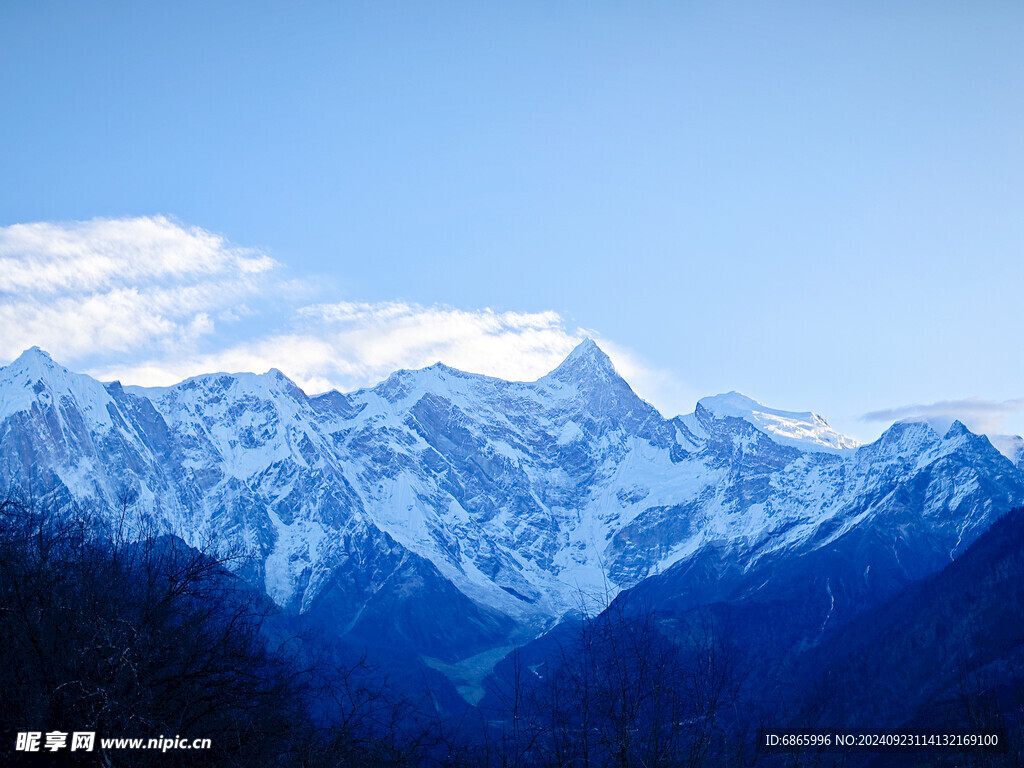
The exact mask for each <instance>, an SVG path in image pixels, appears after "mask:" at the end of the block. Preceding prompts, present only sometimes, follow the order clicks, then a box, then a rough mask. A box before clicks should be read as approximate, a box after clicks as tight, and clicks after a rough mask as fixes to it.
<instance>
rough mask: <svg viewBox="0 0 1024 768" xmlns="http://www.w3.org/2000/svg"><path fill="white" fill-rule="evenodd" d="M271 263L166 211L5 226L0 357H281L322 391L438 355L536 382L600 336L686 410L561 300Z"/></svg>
mask: <svg viewBox="0 0 1024 768" xmlns="http://www.w3.org/2000/svg"><path fill="white" fill-rule="evenodd" d="M277 266H279V265H277V264H276V263H275V262H274V261H273V260H272V259H270V258H269V257H268V256H266V255H264V254H261V253H258V252H256V251H252V250H249V249H245V248H239V247H237V246H235V245H233V244H231V243H230V242H228V241H227V240H226V239H225V238H223V237H222V236H220V235H217V234H214V233H211V232H208V231H206V230H204V229H201V228H198V227H193V226H186V225H184V224H181V223H179V222H176V221H173V220H171V219H168V218H165V217H162V216H155V217H144V218H130V219H96V220H93V221H86V222H70V223H49V222H41V223H34V224H17V225H14V226H9V227H4V228H0V327H3V328H4V333H3V335H2V337H0V359H3V358H6V359H8V360H10V359H13V358H14V357H16V356H17V355H18V354H19V353H20V352H21V351H22V350H24V349H26V348H28V347H30V346H33V345H38V346H40V347H42V348H43V349H46V350H47V351H48V352H50V353H51V354H53V355H54V357H55V358H56V359H57V360H58V361H60V362H62V363H64V364H67V365H70V366H72V367H75V368H78V369H85V371H86V372H88V373H90V374H92V375H94V376H96V377H98V378H101V379H103V380H111V379H120V380H121V381H122V382H124V383H126V384H141V385H149V386H161V385H169V384H173V383H176V382H178V381H181V380H182V379H184V378H187V377H189V376H194V375H197V374H200V373H209V372H214V371H255V372H263V371H266V370H268V369H270V368H278V369H280V370H282V371H283V372H284V373H285V374H286V375H288V376H289V377H290V378H292V379H293V380H294V381H295V382H296V383H297V384H299V386H301V387H302V388H303V389H305V390H306V391H307V392H310V393H314V392H322V391H325V390H328V389H339V390H342V391H351V390H353V389H357V388H360V387H366V386H372V385H373V384H376V383H377V382H379V381H381V380H383V379H384V378H386V377H387V376H388V375H389V374H390V373H392V372H393V371H395V370H397V369H400V368H422V367H424V366H427V365H431V364H433V363H435V362H438V361H441V362H444V363H446V364H447V365H450V366H453V367H455V368H459V369H462V370H466V371H470V372H473V373H482V374H486V375H490V376H497V377H501V378H504V379H511V380H521V381H522V380H526V381H532V380H534V379H537V378H539V377H540V376H543V375H544V374H546V373H548V372H549V371H550V370H552V369H553V368H554V367H556V366H557V365H558V364H559V363H560V362H561V361H562V360H563V359H564V358H565V356H566V355H568V354H569V352H570V351H572V349H573V347H575V346H576V345H577V344H578V343H579V342H580V341H582V340H583V338H585V337H586V336H591V337H594V338H595V339H596V340H597V341H598V343H599V344H600V345H601V346H602V347H603V348H604V349H605V351H606V352H608V354H609V355H610V356H611V357H612V360H613V361H614V362H615V364H616V367H617V368H618V369H619V372H620V373H621V374H622V375H623V376H624V377H625V378H626V380H627V381H629V382H630V384H632V385H633V386H634V387H636V389H637V392H638V393H639V394H640V395H641V396H642V397H647V398H648V399H651V400H652V402H656V403H660V404H662V405H663V406H664V405H668V406H669V410H668V411H666V413H669V414H673V413H677V412H680V410H682V409H681V408H677V407H676V406H677V404H679V403H681V404H682V405H683V407H684V408H687V409H692V404H693V402H694V399H695V398H694V399H688V400H687V397H688V393H687V395H686V396H682V397H680V394H681V392H680V390H679V388H678V385H677V383H676V382H675V381H674V380H673V379H672V378H671V377H670V376H668V375H667V374H665V373H662V372H658V371H656V370H653V369H651V368H650V367H648V366H645V365H644V364H643V363H641V362H640V361H638V360H637V359H636V357H635V356H634V355H632V354H631V353H630V352H629V350H627V349H625V348H622V347H619V346H617V345H615V344H612V343H609V342H608V341H607V340H605V339H602V338H601V337H600V336H599V335H598V334H596V333H593V332H587V331H583V330H580V329H570V328H568V327H567V325H566V323H565V321H564V320H563V318H562V317H561V316H560V315H559V314H558V313H556V312H551V311H548V312H500V311H495V310H492V309H486V308H485V309H462V308H456V307H450V306H440V305H434V306H424V305H421V304H416V303H412V302H402V301H393V302H382V303H375V304H369V303H358V302H340V303H318V304H310V303H309V302H310V301H311V299H310V298H309V297H310V295H311V293H312V292H313V289H312V287H311V286H310V284H309V283H307V282H304V281H301V280H292V281H284V280H283V279H281V278H280V277H278V275H277V274H276V273H275V272H274V271H273V270H274V268H275V267H277ZM303 302H305V303H303ZM242 320H245V322H241V321H242ZM257 329H258V330H257ZM226 331H228V332H227V333H226ZM246 333H248V334H249V335H248V337H246V336H245V334H246Z"/></svg>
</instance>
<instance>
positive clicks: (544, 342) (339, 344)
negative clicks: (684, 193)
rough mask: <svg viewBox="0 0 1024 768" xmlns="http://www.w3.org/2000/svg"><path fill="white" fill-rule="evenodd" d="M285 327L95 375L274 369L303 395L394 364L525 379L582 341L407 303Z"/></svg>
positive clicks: (310, 315)
mask: <svg viewBox="0 0 1024 768" xmlns="http://www.w3.org/2000/svg"><path fill="white" fill-rule="evenodd" d="M294 325H295V329H294V330H292V331H291V332H288V333H277V334H272V335H269V336H267V337H264V338H259V339H254V340H250V341H246V342H243V343H241V344H237V345H234V346H232V347H230V348H227V349H223V350H220V351H217V352H213V353H209V354H205V355H200V356H191V357H182V358H180V359H177V360H166V359H165V360H163V361H147V362H145V363H141V364H138V365H135V366H130V367H123V366H117V367H110V368H107V369H105V370H103V371H99V373H102V374H105V375H107V376H108V377H109V376H111V375H114V374H117V375H118V377H120V378H122V379H123V380H125V381H131V382H133V383H139V384H152V385H165V384H169V383H172V382H174V381H179V380H180V379H182V378H185V377H187V376H189V375H194V374H196V373H199V372H207V371H211V370H228V371H239V370H255V371H265V370H267V369H268V368H271V367H273V368H279V369H280V370H282V371H284V373H285V374H287V375H288V376H289V377H290V378H292V379H294V380H295V381H296V383H298V384H299V386H301V387H303V389H305V390H307V391H309V392H319V391H323V390H326V389H340V390H342V391H346V390H352V389H357V388H359V387H364V386H370V385H373V384H376V383H377V382H379V381H381V380H383V379H384V378H386V377H387V376H388V375H389V374H390V373H392V372H393V371H395V370H398V369H400V368H422V367H425V366H427V365H431V364H433V363H435V362H438V361H441V362H444V363H445V364H447V365H451V366H452V367H455V368H460V369H462V370H467V371H472V372H474V373H483V374H486V375H489V376H498V377H501V378H505V379H515V380H533V379H536V378H538V377H540V376H543V375H544V374H545V373H547V372H548V371H550V370H551V369H552V368H554V367H555V366H557V365H558V363H559V362H561V361H562V360H563V359H564V358H565V356H566V355H568V354H569V352H571V351H572V349H573V347H574V346H576V344H578V343H579V342H580V341H582V339H583V338H584V335H583V334H582V333H581V332H578V331H577V332H570V331H569V330H567V329H566V327H565V323H564V322H563V320H562V318H561V317H560V316H559V315H558V314H557V313H555V312H536V313H522V312H495V311H493V310H490V309H482V310H463V309H456V308H454V307H445V306H432V307H425V306H422V305H419V304H414V303H405V302H386V303H379V304H364V303H349V302H346V303H337V304H317V305H313V306H307V307H302V308H300V309H299V310H297V312H296V317H295V321H294Z"/></svg>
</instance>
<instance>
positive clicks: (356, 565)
mask: <svg viewBox="0 0 1024 768" xmlns="http://www.w3.org/2000/svg"><path fill="white" fill-rule="evenodd" d="M752 403H753V405H751V404H752ZM851 446H852V442H850V441H848V439H846V438H843V437H842V436H840V435H837V434H836V433H834V432H832V431H831V430H830V429H828V428H827V425H825V424H824V422H823V420H820V418H819V417H816V416H814V415H813V414H810V413H802V414H801V413H789V412H783V411H777V410H774V409H770V408H766V407H764V406H761V405H760V404H757V403H754V401H750V400H748V399H746V398H743V397H742V396H740V395H737V394H735V393H731V394H730V395H726V396H718V397H716V398H707V399H705V400H703V401H701V403H698V405H697V407H696V410H695V411H694V413H693V414H690V415H687V416H682V417H677V418H673V419H665V418H663V417H662V416H661V415H660V414H659V413H658V412H657V411H656V410H655V409H654V408H653V407H651V406H650V405H649V404H648V403H646V402H644V401H643V400H642V399H640V398H639V397H637V396H636V394H635V393H633V391H632V389H630V387H629V385H628V384H627V383H626V382H625V381H624V380H623V379H622V378H621V377H620V376H619V375H618V373H617V372H616V371H615V369H614V366H613V365H612V363H611V361H610V360H609V359H608V357H607V356H606V355H605V354H604V353H603V352H602V351H601V350H600V349H599V348H598V347H597V345H596V344H594V343H593V342H590V341H588V342H584V343H583V344H581V345H580V346H579V347H578V348H577V349H576V350H574V351H573V353H572V354H570V355H569V357H568V358H567V359H566V360H565V361H564V362H563V363H562V364H561V365H560V366H559V367H558V368H556V369H555V370H554V371H552V372H551V373H550V374H548V375H547V376H544V377H542V378H541V379H538V380H537V381H535V382H507V381H502V380H499V379H493V378H489V377H485V376H479V375H474V374H468V373H464V372H461V371H457V370H454V369H452V368H449V367H447V366H444V365H441V364H437V365H434V366H431V367H429V368H426V369H423V370H419V371H398V372H396V373H394V374H392V375H391V376H390V377H389V378H388V379H387V380H386V381H384V382H382V383H381V384H379V385H377V386H375V387H372V388H369V389H365V390H360V391H358V392H354V393H350V394H342V393H338V392H330V393H326V394H323V395H319V396H315V397H308V396H307V395H306V394H305V393H303V392H302V391H301V390H300V389H299V388H298V387H296V386H295V385H294V384H293V383H292V382H291V381H289V380H288V379H287V378H286V377H285V376H284V375H283V374H281V373H280V372H278V371H271V372H269V373H267V374H263V375H254V374H210V375H205V376H198V377H195V378H192V379H189V380H187V381H184V382H181V383H180V384H177V385H175V386H173V387H166V388H153V389H146V388H140V387H122V386H121V385H120V384H118V383H116V382H115V383H111V384H106V385H104V384H100V383H99V382H96V381H94V380H92V379H90V378H89V377H86V376H81V375H78V374H73V373H71V372H69V371H67V370H66V369H64V368H62V367H61V366H59V365H57V364H56V363H54V362H53V361H52V360H51V359H50V358H49V357H48V356H46V355H45V353H42V352H40V351H39V350H37V349H33V350H29V351H28V352H26V353H25V354H24V355H22V357H20V358H19V359H18V360H16V361H15V362H13V363H12V364H11V365H9V366H7V367H6V368H3V369H0V462H2V465H0V466H2V467H3V470H2V471H3V477H2V481H3V482H4V483H5V484H6V486H7V488H12V487H20V488H23V489H33V488H37V489H41V490H43V491H50V492H53V493H60V494H65V495H69V496H72V497H74V498H76V499H78V500H80V501H81V502H83V503H90V504H94V505H95V506H96V507H97V508H99V509H106V508H110V509H113V508H117V507H118V506H119V503H120V502H119V500H122V501H123V500H125V499H130V498H135V499H137V501H136V502H135V508H136V510H137V511H138V512H139V513H140V514H141V513H145V514H146V515H149V516H151V517H152V518H153V519H155V520H157V521H158V522H159V524H160V525H161V526H162V527H163V528H164V529H166V530H168V531H170V532H173V533H177V534H179V535H181V536H182V537H183V538H185V539H186V540H188V541H189V542H190V543H194V544H202V543H203V542H213V543H215V545H216V546H217V547H219V548H221V549H222V550H223V551H230V552H232V553H233V554H234V555H236V559H235V560H234V562H235V563H236V568H237V571H238V573H239V574H240V575H242V576H244V577H245V578H246V579H248V580H249V581H250V582H251V583H253V584H254V585H256V586H257V587H258V588H260V589H262V590H264V591H265V592H266V593H267V594H268V595H269V596H270V597H271V598H272V599H273V600H274V601H275V602H276V603H277V604H278V605H280V606H282V607H284V608H286V609H288V610H290V611H294V612H301V613H310V612H312V613H314V614H316V615H317V616H319V617H321V619H322V622H321V623H322V624H323V625H324V626H328V627H330V628H332V629H333V631H336V632H338V633H340V634H346V633H350V634H352V635H353V636H360V637H365V638H371V639H372V638H375V637H380V636H381V635H382V634H383V633H390V632H393V633H394V637H393V638H392V639H391V640H393V644H395V646H396V647H399V646H401V647H408V648H410V649H413V650H415V651H417V652H420V653H424V654H426V655H429V656H431V657H434V658H439V659H442V660H445V661H453V660H457V659H462V658H466V657H468V656H471V655H474V654H477V653H480V652H482V651H484V650H486V649H487V648H496V647H499V646H502V645H506V644H508V643H510V642H515V641H518V640H522V639H526V638H529V637H532V636H535V635H536V634H537V633H539V632H541V631H543V629H544V628H546V627H549V626H551V625H552V624H553V623H554V622H556V621H557V620H559V618H560V617H562V616H564V615H566V614H567V613H569V612H572V611H573V610H575V609H576V608H577V607H579V604H580V601H581V600H583V601H594V602H596V603H597V604H598V605H600V606H602V607H603V605H604V604H606V602H607V600H609V599H610V598H612V597H614V596H615V594H617V593H618V592H619V591H620V590H622V589H625V588H630V587H634V586H636V585H641V587H642V588H643V589H645V590H647V591H648V593H649V594H650V595H652V596H657V597H658V598H659V599H664V600H666V601H669V602H670V603H672V604H674V605H677V606H678V607H680V608H681V609H685V607H686V606H688V605H699V604H702V603H706V602H711V601H715V600H733V599H737V598H738V597H740V596H743V595H756V594H757V593H758V592H759V591H761V590H763V589H765V584H767V585H768V587H767V590H768V591H766V592H764V594H766V595H767V594H769V593H770V592H771V590H773V589H779V590H782V591H783V592H784V591H785V590H786V589H789V588H792V589H804V587H805V586H806V589H807V595H808V600H807V601H806V604H807V609H808V611H809V616H810V618H809V619H808V621H809V622H810V621H811V618H813V620H814V621H820V622H821V626H823V627H825V629H826V630H828V629H830V628H831V627H832V626H833V625H838V624H839V623H841V621H840V620H842V621H845V620H846V618H847V617H848V616H852V615H854V614H855V613H856V612H857V611H859V610H861V609H862V608H863V607H864V606H865V605H867V604H869V603H871V602H872V601H874V600H876V599H880V597H879V596H884V595H888V594H889V593H890V592H891V589H895V588H898V586H899V585H901V584H903V583H905V582H906V581H908V580H912V579H913V578H917V577H919V576H921V575H924V574H926V573H930V572H932V571H934V570H936V569H938V568H940V567H941V566H942V564H943V563H944V562H948V560H949V559H951V558H953V557H955V556H956V555H957V553H959V552H961V551H962V550H963V549H964V548H965V547H966V546H967V545H968V544H969V543H970V542H971V541H973V539H974V538H976V537H977V535H978V534H980V532H981V531H983V530H984V529H985V528H986V527H987V526H988V525H990V524H991V522H992V521H993V520H994V519H995V517H996V516H998V514H999V512H1000V511H1001V510H1002V509H1006V508H1008V507H1009V506H1013V505H1014V504H1019V503H1021V502H1022V501H1024V479H1022V476H1021V473H1020V470H1019V469H1018V468H1016V467H1014V466H1013V465H1012V464H1011V463H1010V462H1009V461H1008V460H1007V459H1006V458H1005V457H1003V456H1002V455H1000V454H999V453H998V452H997V451H995V450H994V449H993V448H992V446H991V445H990V444H989V443H988V441H987V440H986V439H985V438H982V437H978V436H976V435H973V434H971V433H970V432H969V431H967V430H966V429H965V428H963V426H962V425H959V424H957V425H954V427H953V428H951V429H950V431H949V432H948V433H947V434H946V435H941V436H940V435H938V434H937V433H935V432H934V431H932V430H931V429H930V428H928V427H927V426H926V425H903V424H899V425H895V426H894V427H893V428H891V429H890V430H889V431H887V432H886V434H885V435H883V436H882V438H881V439H879V440H878V441H876V442H875V443H873V444H871V445H867V446H861V447H859V448H853V447H851ZM652 577H655V578H652ZM787 585H788V586H787ZM801 585H803V586H801ZM439 600H440V601H441V602H440V603H439V602H438V601H439ZM429 605H438V606H440V605H443V606H445V610H432V611H429V610H428V611H425V610H423V609H424V606H429ZM829 617H832V618H829ZM811 639H812V640H814V638H813V637H812V638H811ZM391 640H389V642H391Z"/></svg>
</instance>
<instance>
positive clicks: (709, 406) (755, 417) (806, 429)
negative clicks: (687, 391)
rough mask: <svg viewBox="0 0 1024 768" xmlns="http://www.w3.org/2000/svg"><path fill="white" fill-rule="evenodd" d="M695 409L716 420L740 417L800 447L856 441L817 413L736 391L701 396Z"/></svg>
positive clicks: (835, 447) (827, 447)
mask: <svg viewBox="0 0 1024 768" xmlns="http://www.w3.org/2000/svg"><path fill="white" fill-rule="evenodd" d="M697 408H698V410H701V409H703V410H704V411H706V412H708V413H710V414H711V415H712V417H713V418H715V419H724V418H730V417H731V418H739V419H743V420H744V421H747V422H749V423H750V424H752V425H753V426H754V427H755V428H756V429H758V430H760V431H761V432H764V433H765V434H767V435H768V436H769V437H771V438H772V440H774V441H775V442H777V443H782V444H785V445H792V446H795V447H797V448H801V449H803V450H818V451H843V450H848V449H852V448H856V447H857V445H858V443H857V441H856V440H853V439H852V438H850V437H847V436H846V435H842V434H840V433H838V432H836V431H835V430H834V429H832V427H830V426H829V425H828V422H827V421H825V420H824V419H823V418H821V416H819V415H818V414H816V413H812V412H811V411H802V412H794V411H781V410H778V409H777V408H769V407H767V406H765V405H762V404H761V403H759V402H757V400H754V399H753V398H750V397H747V396H746V395H744V394H741V393H739V392H736V391H732V392H726V393H725V394H721V395H713V396H712V397H704V398H701V399H700V400H699V401H698V403H697Z"/></svg>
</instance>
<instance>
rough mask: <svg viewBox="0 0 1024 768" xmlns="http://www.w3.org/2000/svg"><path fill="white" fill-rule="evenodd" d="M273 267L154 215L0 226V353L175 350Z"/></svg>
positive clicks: (250, 292) (232, 307) (70, 357)
mask: <svg viewBox="0 0 1024 768" xmlns="http://www.w3.org/2000/svg"><path fill="white" fill-rule="evenodd" d="M274 266H275V262H274V261H273V260H272V259H270V258H269V257H267V256H266V255H264V254H260V253H256V252H254V251H250V250H247V249H243V248H237V247H235V246H232V245H231V244H230V243H228V242H227V241H226V240H225V239H224V238H223V237H221V236H220V235H216V234H213V233H211V232H207V231H206V230H203V229H200V228H198V227H187V226H184V225H182V224H179V223H177V222H174V221H172V220H170V219H167V218H166V217H163V216H155V217H142V218H131V219H95V220H92V221H86V222H70V223H50V222H39V223H33V224H15V225H13V226H9V227H2V228H0V324H2V326H3V328H4V334H3V336H2V338H0V356H2V357H6V358H11V357H14V356H15V355H17V354H18V353H19V352H20V351H21V350H23V349H25V348H26V347H29V346H32V345H38V346H41V347H43V348H45V349H47V350H48V351H50V352H51V353H52V354H54V355H56V356H57V357H58V358H60V359H63V360H65V361H68V362H73V361H75V360H79V359H83V358H87V357H91V356H95V355H96V354H103V353H114V354H118V355H122V356H123V355H125V354H127V353H131V352H134V351H138V350H143V349H145V350H147V351H149V350H152V349H153V348H160V349H165V350H180V349H181V347H182V346H183V345H188V344H189V343H192V342H194V341H195V340H196V339H197V338H199V337H201V336H204V335H210V334H213V333H214V331H215V330H216V326H215V323H214V321H213V319H212V317H211V316H217V315H221V316H223V313H225V312H236V311H237V310H236V305H239V304H241V303H243V302H244V301H245V300H246V299H247V298H249V297H251V296H254V295H256V294H257V293H258V292H259V291H260V287H261V285H262V284H263V282H264V281H263V280H262V278H261V276H262V275H264V274H265V273H267V272H268V271H269V270H271V269H272V268H273V267H274Z"/></svg>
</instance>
